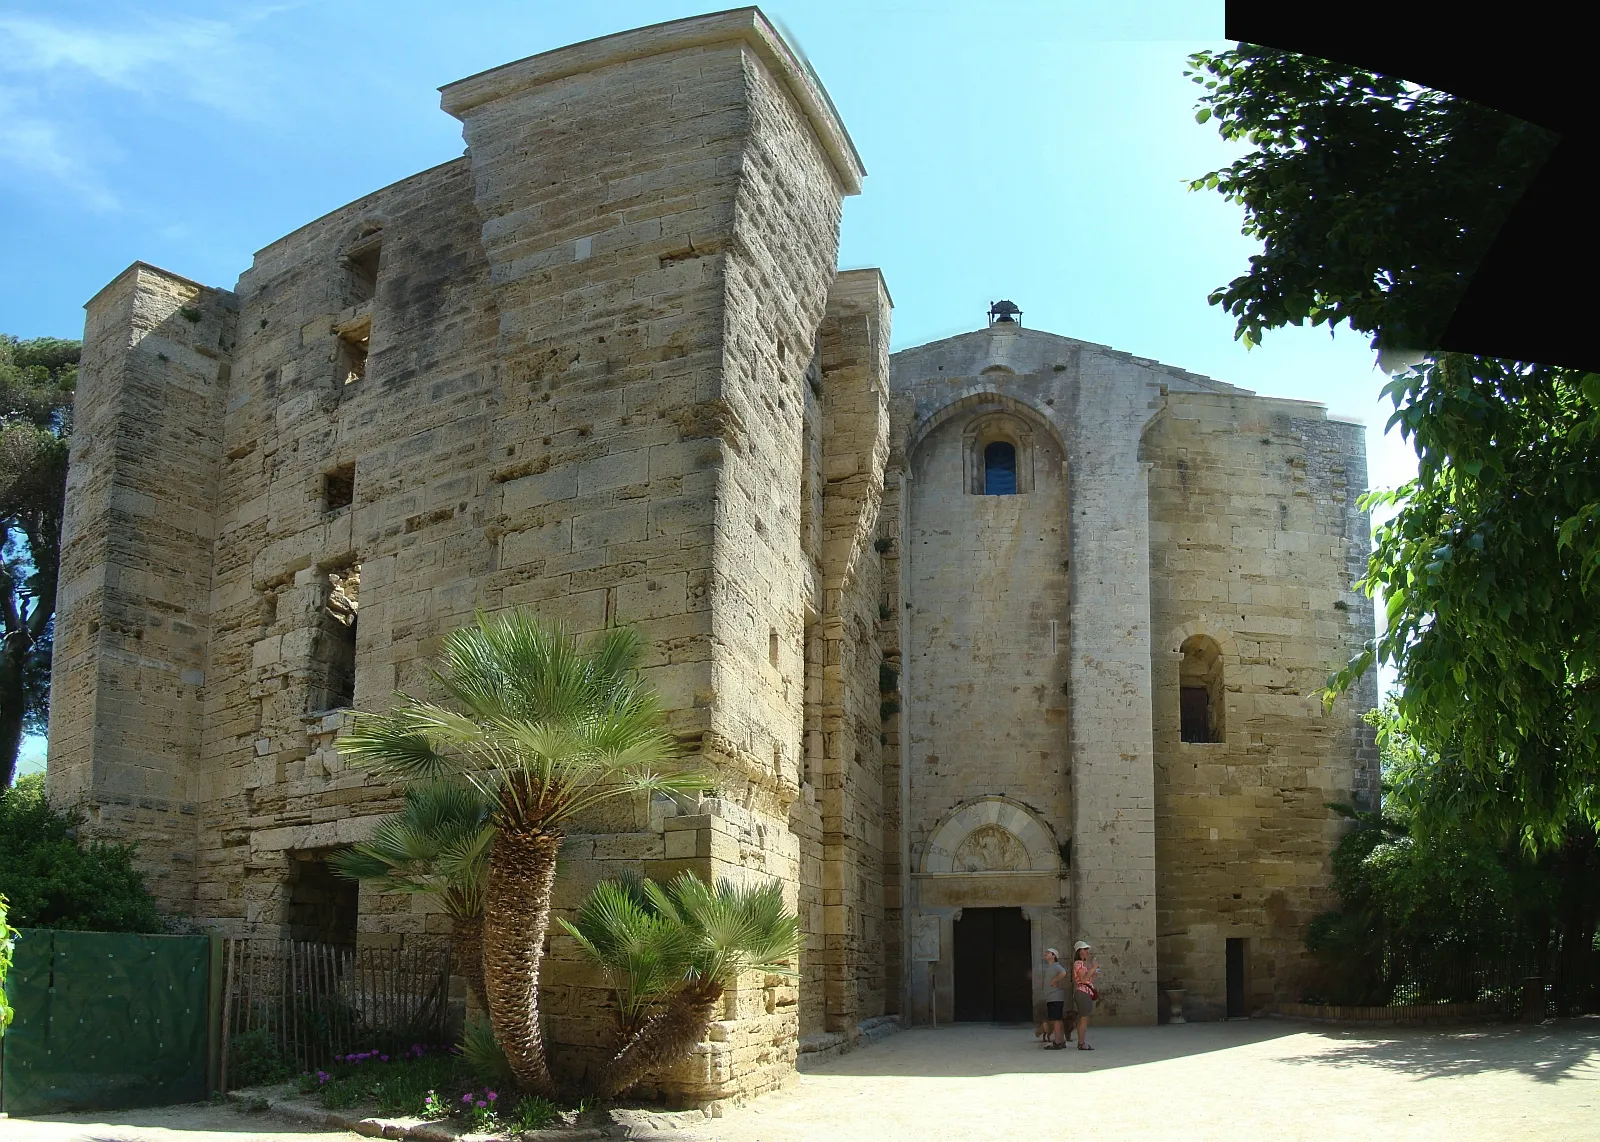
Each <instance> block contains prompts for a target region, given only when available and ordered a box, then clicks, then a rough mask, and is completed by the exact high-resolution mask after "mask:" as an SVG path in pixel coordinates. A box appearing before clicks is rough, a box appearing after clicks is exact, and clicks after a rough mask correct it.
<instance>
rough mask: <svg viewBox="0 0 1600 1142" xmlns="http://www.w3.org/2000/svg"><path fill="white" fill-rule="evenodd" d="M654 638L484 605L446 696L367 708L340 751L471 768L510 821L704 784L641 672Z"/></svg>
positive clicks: (453, 661)
mask: <svg viewBox="0 0 1600 1142" xmlns="http://www.w3.org/2000/svg"><path fill="white" fill-rule="evenodd" d="M642 645H643V644H642V642H641V640H640V638H639V635H638V634H637V632H635V631H633V630H632V629H628V628H617V629H612V630H607V631H602V632H600V633H599V634H597V635H595V636H593V637H592V638H590V639H588V640H587V641H586V642H585V643H583V644H582V645H581V646H580V645H579V644H578V643H577V642H576V641H575V640H574V639H573V638H571V637H570V636H569V635H568V634H567V633H566V632H565V631H563V630H562V629H561V628H559V627H555V626H547V625H545V624H543V623H541V622H539V621H538V620H537V619H536V618H534V617H533V616H531V615H529V614H527V613H525V612H522V611H509V612H505V613H502V614H498V615H494V616H488V615H484V614H481V613H480V614H479V615H478V616H477V619H476V621H475V622H474V623H473V624H472V625H471V626H467V627H463V628H462V629H460V630H457V631H455V632H453V633H452V634H450V635H449V636H447V637H446V638H445V640H444V648H443V655H442V663H441V666H442V668H441V669H440V670H439V671H438V672H437V673H436V675H435V678H436V680H437V682H438V685H439V689H440V690H441V691H442V692H443V695H444V701H442V702H438V703H435V702H425V701H422V700H419V699H417V698H412V697H407V696H405V695H401V696H400V701H399V703H398V704H397V705H396V707H395V708H394V710H393V711H391V712H390V713H389V714H385V715H361V716H359V717H358V718H357V720H356V724H355V726H354V727H353V728H352V730H351V731H350V732H349V733H348V734H347V735H346V736H345V737H344V738H342V739H341V740H340V742H339V748H340V750H341V751H342V752H343V753H344V754H345V755H346V756H347V757H348V758H350V759H351V761H353V762H355V763H357V764H361V765H365V766H367V767H368V768H370V769H372V770H374V771H375V772H378V773H381V774H385V775H389V776H397V777H405V778H411V779H415V778H430V779H432V778H439V777H443V776H455V777H459V778H460V779H463V780H465V781H467V782H469V783H470V784H472V785H473V786H475V787H476V788H477V789H478V790H479V791H480V792H481V793H482V794H483V795H484V796H485V797H487V798H489V799H490V800H491V801H492V802H493V803H494V804H495V806H496V808H495V819H496V822H497V823H498V824H500V825H501V826H502V827H522V826H524V825H535V826H536V827H540V828H548V827H551V826H557V827H559V825H560V824H561V823H562V822H564V821H566V820H568V819H570V818H571V817H572V816H573V815H574V814H577V813H581V812H583V811H584V810H586V809H588V808H590V807H591V806H593V805H595V804H597V803H599V802H602V801H606V800H610V799H611V798H614V797H619V796H626V795H633V794H638V793H652V792H667V791H674V790H690V789H704V788H706V786H707V784H708V782H707V779H705V778H703V777H698V776H695V775H691V774H678V773H671V774H670V775H669V772H668V771H670V770H671V769H672V767H673V766H672V763H673V762H674V760H675V758H676V757H677V752H678V750H677V743H676V741H675V740H674V739H673V737H672V736H671V735H670V734H669V733H668V732H667V731H666V728H665V719H664V716H663V712H662V709H661V704H660V701H659V699H658V698H657V697H656V695H655V693H654V691H653V690H652V689H651V687H649V686H648V685H647V684H645V683H644V682H643V681H642V680H641V678H640V677H639V675H638V670H637V667H638V663H639V659H640V656H641V651H642Z"/></svg>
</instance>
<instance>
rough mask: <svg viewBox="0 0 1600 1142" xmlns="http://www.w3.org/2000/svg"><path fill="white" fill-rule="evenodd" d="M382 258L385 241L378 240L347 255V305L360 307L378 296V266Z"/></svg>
mask: <svg viewBox="0 0 1600 1142" xmlns="http://www.w3.org/2000/svg"><path fill="white" fill-rule="evenodd" d="M382 257H383V241H382V240H381V239H376V238H375V239H373V240H371V241H369V242H366V243H365V244H363V245H361V246H358V247H357V248H356V249H354V250H351V251H350V252H349V253H348V254H346V255H345V258H344V264H345V269H346V270H348V271H349V274H350V278H349V287H348V291H347V293H346V296H345V304H346V305H360V304H361V303H362V302H364V301H371V300H372V299H373V298H374V297H375V296H376V295H377V293H378V265H379V263H380V262H381V260H382Z"/></svg>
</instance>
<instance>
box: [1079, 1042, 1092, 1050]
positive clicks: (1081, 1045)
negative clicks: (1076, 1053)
mask: <svg viewBox="0 0 1600 1142" xmlns="http://www.w3.org/2000/svg"><path fill="white" fill-rule="evenodd" d="M1078 1050H1080V1051H1092V1050H1094V1048H1093V1047H1091V1046H1089V1044H1087V1043H1079V1044H1078Z"/></svg>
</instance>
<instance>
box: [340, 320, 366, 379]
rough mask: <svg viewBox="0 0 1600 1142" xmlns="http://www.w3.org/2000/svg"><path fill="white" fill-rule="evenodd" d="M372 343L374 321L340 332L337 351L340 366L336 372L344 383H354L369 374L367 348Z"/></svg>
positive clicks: (364, 322)
mask: <svg viewBox="0 0 1600 1142" xmlns="http://www.w3.org/2000/svg"><path fill="white" fill-rule="evenodd" d="M371 344H372V323H371V322H370V321H363V322H362V323H361V324H360V325H357V326H354V327H352V328H350V329H345V330H341V331H340V333H339V348H338V353H337V360H338V368H337V369H335V371H334V374H335V377H336V378H337V380H338V381H339V383H340V384H342V385H353V384H355V383H356V382H357V381H359V380H360V379H361V378H362V377H364V376H366V375H367V350H368V349H369V348H370V347H371Z"/></svg>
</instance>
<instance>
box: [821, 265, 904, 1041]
mask: <svg viewBox="0 0 1600 1142" xmlns="http://www.w3.org/2000/svg"><path fill="white" fill-rule="evenodd" d="M889 317H890V301H889V294H888V290H887V289H886V288H885V286H884V283H883V277H882V275H881V274H880V273H879V272H878V271H877V270H858V271H855V272H852V273H845V274H840V275H839V277H838V279H837V281H836V282H835V284H834V288H833V291H832V294H831V295H830V297H829V304H828V314H827V318H826V320H825V321H824V322H823V324H822V330H821V335H820V337H819V338H818V342H819V355H820V358H821V366H822V392H823V431H822V438H823V463H822V475H823V496H822V529H821V540H822V560H821V571H822V575H821V579H822V596H823V608H822V617H821V624H820V631H819V632H818V633H819V637H820V642H821V644H822V683H821V691H822V692H821V709H820V729H821V735H822V765H821V785H820V788H819V789H818V793H817V797H818V802H819V808H820V810H821V815H822V913H823V931H824V936H825V939H824V963H825V965H826V970H825V975H824V996H825V1005H826V1013H825V1021H824V1029H825V1030H826V1031H828V1032H833V1033H842V1034H844V1035H845V1036H847V1037H849V1036H852V1035H854V1034H855V1033H856V1030H857V1027H858V1025H859V1024H860V1023H861V1022H862V1021H863V1020H866V1019H873V1018H877V1017H878V1016H881V1015H883V1014H884V1010H885V996H884V944H885V926H884V897H883V850H884V830H883V763H882V758H883V753H884V749H885V734H884V731H883V728H882V727H883V716H882V713H881V706H882V703H881V701H880V697H879V694H880V674H881V672H880V669H879V668H880V666H881V665H882V663H883V656H882V654H881V651H880V648H879V646H878V641H877V637H876V636H877V628H878V607H879V604H880V602H881V600H882V595H883V588H882V583H881V579H882V575H881V568H882V560H881V558H880V552H879V551H878V550H877V547H876V543H875V541H876V539H877V536H878V526H877V524H878V513H879V508H880V505H881V502H882V497H883V478H884V464H885V462H886V461H887V459H888V455H889V410H888V396H889ZM897 935H898V934H896V938H897Z"/></svg>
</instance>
